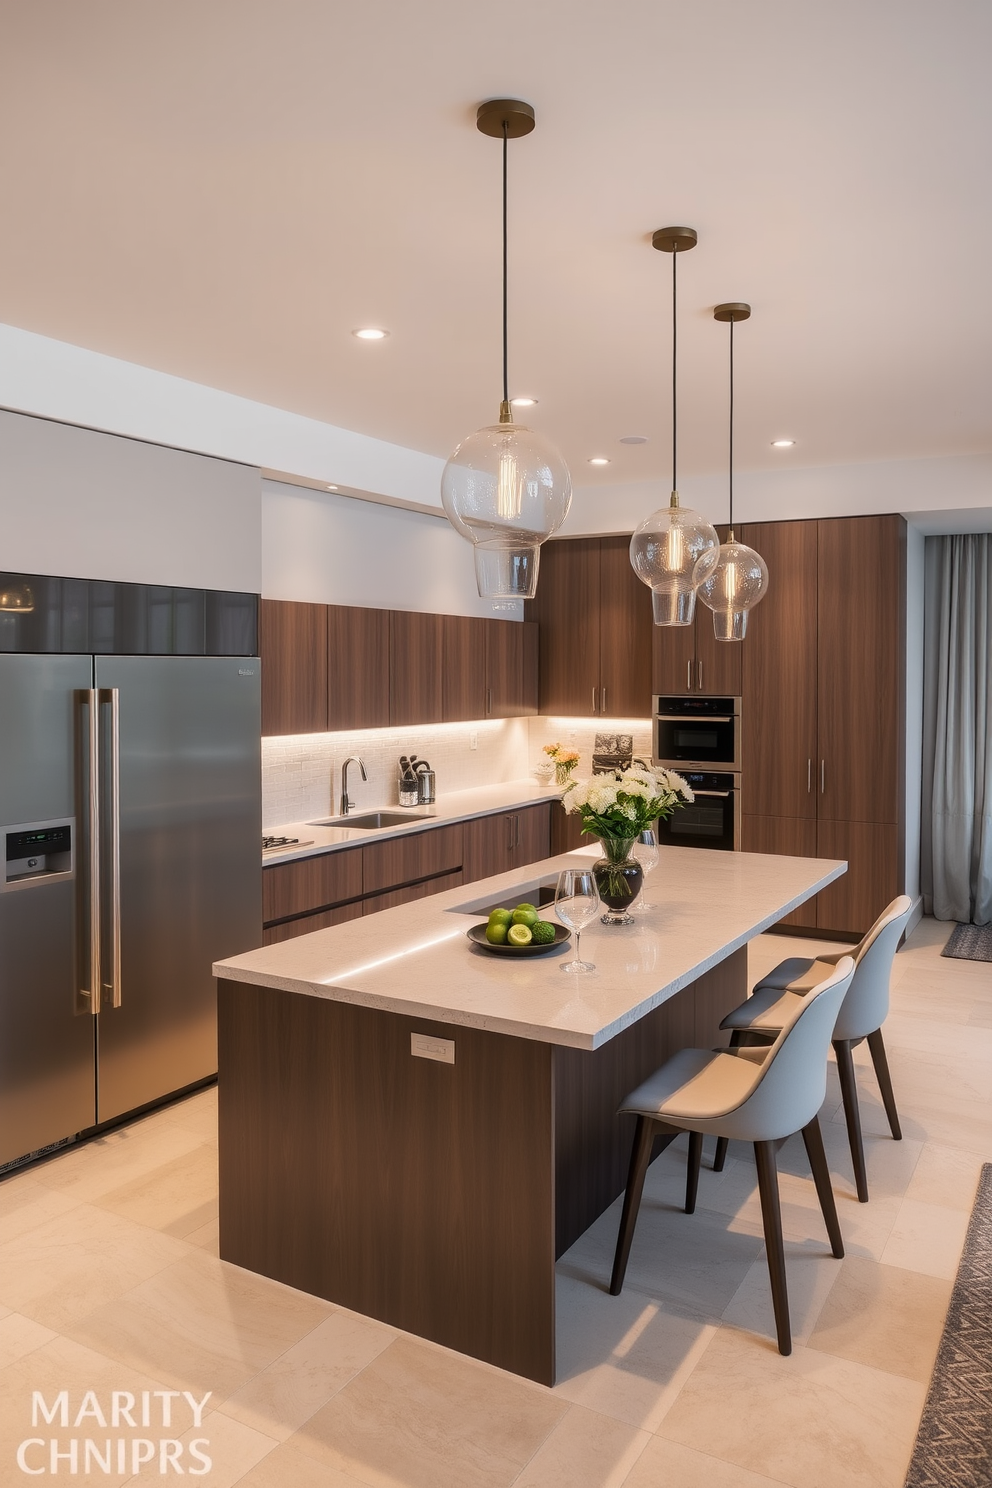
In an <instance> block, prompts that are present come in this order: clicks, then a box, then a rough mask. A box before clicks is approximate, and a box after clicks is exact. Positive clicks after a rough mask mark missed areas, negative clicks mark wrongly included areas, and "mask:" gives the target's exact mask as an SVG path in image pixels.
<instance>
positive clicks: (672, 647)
mask: <svg viewBox="0 0 992 1488" xmlns="http://www.w3.org/2000/svg"><path fill="white" fill-rule="evenodd" d="M717 535H718V537H719V538H720V541H721V542H725V541H726V537H727V529H726V528H725V527H718V528H717ZM653 631H654V634H653V638H652V683H651V685H652V690H653V691H654V693H655V694H659V693H660V694H662V695H668V696H670V697H675V696H678V695H679V694H681V693H690V692H694V693H701V694H702V695H703V696H705V697H740V695H741V653H742V649H743V648H742V647H741V646H739V645H737V644H735V643H733V642H729V641H718V640H717V639H716V636H715V635H714V633H713V611H712V610H709V609H707V608H706V606H705V605H704V604H702V603H700V601H699V600H697V601H696V612H695V616H694V619H693V622H692V624H691V625H653Z"/></svg>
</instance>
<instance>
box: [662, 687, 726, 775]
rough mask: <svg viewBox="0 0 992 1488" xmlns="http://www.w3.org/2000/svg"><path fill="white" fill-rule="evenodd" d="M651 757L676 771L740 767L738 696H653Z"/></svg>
mask: <svg viewBox="0 0 992 1488" xmlns="http://www.w3.org/2000/svg"><path fill="white" fill-rule="evenodd" d="M654 758H655V761H656V762H657V763H658V764H661V765H671V766H673V767H674V768H675V769H676V770H678V769H681V768H682V766H683V765H685V766H693V765H695V766H698V767H699V768H700V769H711V770H712V769H716V770H740V768H741V700H740V698H735V697H656V698H655V700H654Z"/></svg>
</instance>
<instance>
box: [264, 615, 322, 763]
mask: <svg viewBox="0 0 992 1488" xmlns="http://www.w3.org/2000/svg"><path fill="white" fill-rule="evenodd" d="M258 653H259V656H260V657H261V662H262V733H263V735H266V734H317V733H323V732H325V730H326V729H327V615H326V606H325V605H317V604H297V603H295V602H293V601H290V600H281V599H263V600H262V602H261V605H260V606H259V613H258Z"/></svg>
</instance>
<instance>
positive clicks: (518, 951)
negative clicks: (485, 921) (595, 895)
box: [466, 925, 571, 956]
mask: <svg viewBox="0 0 992 1488" xmlns="http://www.w3.org/2000/svg"><path fill="white" fill-rule="evenodd" d="M486 929H487V926H486V925H473V926H472V928H471V930H468V931H466V934H467V935H468V938H469V940H470V941H472V942H473V944H474V945H477V946H479V947H480V948H481V949H482V950H484V951H492V953H493V955H494V956H544V955H546V954H547V952H548V951H553V950H555V949H556V948H557V947H558V946H560V945H564V944H565V942H566V940H567V939H568V937H569V935H570V933H571V932H570V931H568V930H566V929H565V926H564V925H556V926H555V938H554V940H551V941H549V942H548V944H547V945H534V943H533V942H531V944H530V945H525V946H515V945H490V944H489V942H488V940H487V939H486Z"/></svg>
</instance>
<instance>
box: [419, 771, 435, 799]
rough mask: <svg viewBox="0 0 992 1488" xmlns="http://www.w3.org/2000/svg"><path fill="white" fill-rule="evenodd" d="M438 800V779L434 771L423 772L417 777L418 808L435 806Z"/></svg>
mask: <svg viewBox="0 0 992 1488" xmlns="http://www.w3.org/2000/svg"><path fill="white" fill-rule="evenodd" d="M436 800H437V777H436V775H435V773H434V771H433V770H421V771H420V774H419V775H418V776H417V804H418V806H433V805H434V802H435V801H436Z"/></svg>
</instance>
